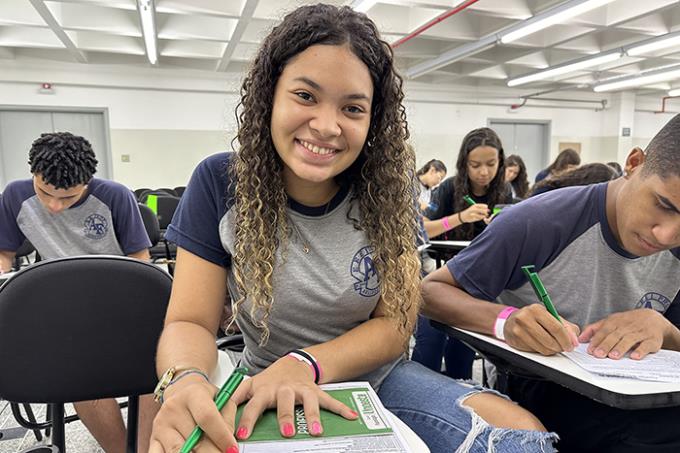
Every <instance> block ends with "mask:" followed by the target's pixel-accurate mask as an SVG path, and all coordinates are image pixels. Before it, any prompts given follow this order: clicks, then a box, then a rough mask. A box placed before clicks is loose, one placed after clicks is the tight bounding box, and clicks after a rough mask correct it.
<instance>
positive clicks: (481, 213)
mask: <svg viewBox="0 0 680 453" xmlns="http://www.w3.org/2000/svg"><path fill="white" fill-rule="evenodd" d="M490 214H491V211H489V206H487V205H486V204H485V203H475V204H473V205H472V206H470V207H469V208H467V209H466V210H464V211H462V212H461V213H460V218H461V219H462V220H463V222H464V223H473V222H477V221H479V220H484V219H485V218H487V217H489V215H490Z"/></svg>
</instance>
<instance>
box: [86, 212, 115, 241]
mask: <svg viewBox="0 0 680 453" xmlns="http://www.w3.org/2000/svg"><path fill="white" fill-rule="evenodd" d="M83 226H84V228H83V233H85V236H86V237H88V238H90V239H102V238H103V237H104V236H106V233H107V232H108V231H109V222H107V220H106V218H105V217H104V216H102V215H99V214H90V215H89V216H87V218H86V219H85V222H83Z"/></svg>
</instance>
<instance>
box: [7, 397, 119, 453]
mask: <svg viewBox="0 0 680 453" xmlns="http://www.w3.org/2000/svg"><path fill="white" fill-rule="evenodd" d="M32 408H33V412H34V413H35V416H36V418H37V419H38V421H44V420H45V405H44V404H34V405H32ZM66 413H67V415H71V414H73V413H74V411H73V406H71V405H68V407H67V408H66ZM124 417H125V415H124ZM0 432H2V434H3V437H2V438H1V439H0V453H17V452H21V451H23V450H25V449H27V448H30V447H35V446H38V445H41V444H44V443H45V442H46V440H45V438H44V437H43V441H42V442H38V441H37V440H36V438H35V435H34V434H33V432H32V431H27V430H25V429H24V428H21V427H19V425H18V424H17V422H16V421H15V420H14V417H13V416H12V412H11V410H10V407H9V403H7V402H6V401H0ZM66 451H67V452H70V453H103V452H104V450H102V449H101V448H99V445H98V444H97V442H96V441H95V440H94V439H93V438H92V436H91V435H90V433H89V432H88V431H87V429H85V427H84V426H83V424H82V423H80V421H75V422H72V423H68V424H67V425H66Z"/></svg>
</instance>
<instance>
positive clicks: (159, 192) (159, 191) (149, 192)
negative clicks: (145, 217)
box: [139, 189, 175, 203]
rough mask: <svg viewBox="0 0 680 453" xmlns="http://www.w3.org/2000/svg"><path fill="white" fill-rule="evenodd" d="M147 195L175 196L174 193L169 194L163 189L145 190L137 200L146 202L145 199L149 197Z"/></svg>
mask: <svg viewBox="0 0 680 453" xmlns="http://www.w3.org/2000/svg"><path fill="white" fill-rule="evenodd" d="M149 195H156V196H158V197H174V196H175V195H174V194H170V193H168V192H166V191H165V190H163V189H157V190H147V191H146V192H144V193H142V194H141V195H140V196H139V202H140V203H146V199H147V198H149Z"/></svg>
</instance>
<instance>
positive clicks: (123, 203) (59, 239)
mask: <svg viewBox="0 0 680 453" xmlns="http://www.w3.org/2000/svg"><path fill="white" fill-rule="evenodd" d="M24 239H28V240H29V241H30V242H31V244H33V246H34V247H35V249H36V250H37V251H38V253H39V254H40V256H41V257H42V258H43V259H53V258H61V257H67V256H76V255H128V254H131V253H135V252H139V251H140V250H143V249H146V248H148V247H150V246H151V243H150V242H149V238H148V236H147V233H146V229H145V228H144V223H143V221H142V219H141V215H140V213H139V208H138V206H137V202H136V200H135V199H134V196H133V195H132V193H131V192H130V191H129V190H128V189H127V188H126V187H124V186H122V185H120V184H118V183H115V182H112V181H107V180H102V179H92V180H91V181H90V183H89V184H88V187H87V196H86V197H85V198H84V199H83V200H80V201H79V202H78V203H76V204H75V205H73V206H72V207H70V208H69V209H66V210H64V211H62V212H60V213H58V214H51V213H50V212H49V211H48V210H47V209H46V208H45V207H44V206H43V205H42V203H41V202H40V200H39V199H38V197H37V195H36V194H35V190H34V188H33V182H32V180H30V179H28V180H21V181H15V182H13V183H11V184H9V185H8V186H7V188H6V189H5V192H4V193H3V196H2V200H1V201H0V250H9V251H16V250H17V249H18V248H19V247H20V246H21V244H22V243H23V241H24Z"/></svg>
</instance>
